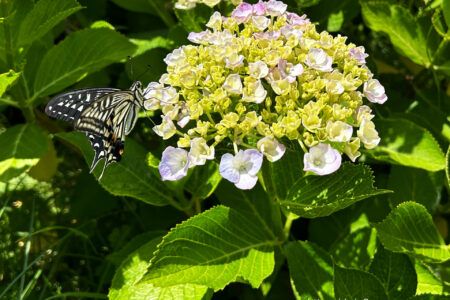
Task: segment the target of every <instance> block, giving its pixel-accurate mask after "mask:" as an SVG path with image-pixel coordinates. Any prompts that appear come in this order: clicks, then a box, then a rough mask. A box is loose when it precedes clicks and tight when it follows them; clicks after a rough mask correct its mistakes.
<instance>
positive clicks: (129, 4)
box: [112, 0, 156, 15]
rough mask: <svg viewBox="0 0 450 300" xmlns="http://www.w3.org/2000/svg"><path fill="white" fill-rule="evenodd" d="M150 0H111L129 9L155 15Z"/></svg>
mask: <svg viewBox="0 0 450 300" xmlns="http://www.w3.org/2000/svg"><path fill="white" fill-rule="evenodd" d="M150 1H152V0H133V1H129V0H112V2H114V3H115V4H116V5H118V6H120V7H122V8H125V9H127V10H129V11H134V12H138V13H148V14H152V15H155V14H156V13H155V10H154V9H153V6H152V5H151V4H150Z"/></svg>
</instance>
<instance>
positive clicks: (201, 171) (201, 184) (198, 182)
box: [184, 161, 222, 199]
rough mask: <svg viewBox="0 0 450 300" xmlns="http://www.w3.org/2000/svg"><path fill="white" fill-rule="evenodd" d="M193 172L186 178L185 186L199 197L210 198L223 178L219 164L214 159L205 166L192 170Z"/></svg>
mask: <svg viewBox="0 0 450 300" xmlns="http://www.w3.org/2000/svg"><path fill="white" fill-rule="evenodd" d="M192 171H193V172H192V174H191V175H190V176H189V178H188V179H187V180H186V182H185V184H184V188H185V189H186V190H187V191H188V192H189V193H191V195H192V196H193V197H196V198H198V199H206V198H208V197H209V196H210V195H211V194H212V193H213V192H214V190H215V189H216V188H217V186H218V185H219V183H220V180H222V176H221V175H220V174H219V165H218V164H217V163H216V162H214V161H208V162H207V163H206V164H205V165H203V166H198V167H196V168H194V169H193V170H192Z"/></svg>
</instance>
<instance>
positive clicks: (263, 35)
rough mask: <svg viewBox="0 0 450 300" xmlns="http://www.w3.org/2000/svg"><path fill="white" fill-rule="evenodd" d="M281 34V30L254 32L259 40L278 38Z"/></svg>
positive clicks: (254, 35)
mask: <svg viewBox="0 0 450 300" xmlns="http://www.w3.org/2000/svg"><path fill="white" fill-rule="evenodd" d="M280 36H281V32H280V31H265V32H255V33H254V34H253V37H254V38H255V39H257V40H278V39H279V38H280Z"/></svg>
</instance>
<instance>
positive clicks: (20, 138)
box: [0, 124, 49, 181]
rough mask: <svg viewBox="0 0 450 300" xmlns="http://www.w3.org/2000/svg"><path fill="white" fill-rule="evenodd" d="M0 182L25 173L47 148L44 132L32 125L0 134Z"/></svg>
mask: <svg viewBox="0 0 450 300" xmlns="http://www.w3.org/2000/svg"><path fill="white" fill-rule="evenodd" d="M0 145H2V147H1V148H0V181H7V180H9V179H11V178H13V177H16V176H19V175H20V174H22V173H24V172H27V171H28V170H29V169H30V168H31V167H32V166H34V165H36V164H37V163H38V162H39V159H40V158H41V157H42V156H44V154H45V152H47V149H48V147H49V144H48V142H47V138H46V136H45V133H44V131H43V130H42V129H41V128H40V127H39V126H36V125H33V124H20V125H16V126H13V127H11V128H8V129H7V130H6V131H5V132H3V133H2V134H0Z"/></svg>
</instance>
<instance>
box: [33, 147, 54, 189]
mask: <svg viewBox="0 0 450 300" xmlns="http://www.w3.org/2000/svg"><path fill="white" fill-rule="evenodd" d="M47 142H48V144H49V147H48V150H47V152H45V154H44V155H43V156H42V157H41V159H40V160H39V162H38V163H37V164H36V165H35V166H33V167H32V168H31V169H30V171H28V175H30V176H31V177H33V178H34V179H37V180H39V181H49V180H50V179H52V177H53V175H55V173H56V171H57V170H58V157H57V156H56V151H55V147H53V142H52V141H51V140H49V141H47Z"/></svg>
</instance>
